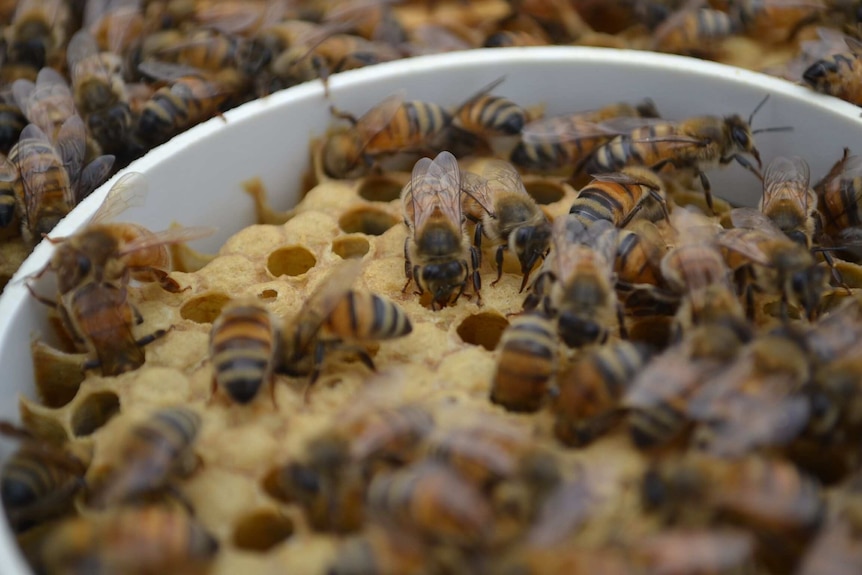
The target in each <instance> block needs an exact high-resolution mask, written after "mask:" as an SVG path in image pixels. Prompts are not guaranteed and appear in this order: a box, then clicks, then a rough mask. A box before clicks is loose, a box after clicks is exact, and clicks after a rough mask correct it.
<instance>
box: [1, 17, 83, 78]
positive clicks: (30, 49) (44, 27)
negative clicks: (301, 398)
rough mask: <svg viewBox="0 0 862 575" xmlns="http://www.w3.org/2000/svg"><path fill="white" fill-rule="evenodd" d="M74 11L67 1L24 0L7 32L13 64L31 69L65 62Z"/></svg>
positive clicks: (8, 51)
mask: <svg viewBox="0 0 862 575" xmlns="http://www.w3.org/2000/svg"><path fill="white" fill-rule="evenodd" d="M71 19H72V14H71V11H70V9H69V5H68V3H67V2H66V1H65V0H22V1H21V2H18V6H17V7H16V9H15V14H14V16H12V21H11V22H10V23H9V26H8V27H7V28H6V30H5V31H4V39H5V41H6V46H7V48H6V56H7V58H8V61H9V63H11V64H16V65H19V66H25V67H29V68H31V69H32V70H33V71H34V72H35V71H36V70H39V69H41V68H42V67H44V66H59V65H61V64H62V62H61V61H60V59H61V58H62V50H63V48H64V46H65V45H66V40H67V39H68V37H67V34H68V33H69V26H70V24H71Z"/></svg>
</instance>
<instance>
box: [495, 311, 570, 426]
mask: <svg viewBox="0 0 862 575" xmlns="http://www.w3.org/2000/svg"><path fill="white" fill-rule="evenodd" d="M499 348H500V355H499V358H498V359H497V369H496V371H495V372H494V378H493V379H492V381H491V401H493V402H494V403H497V404H500V405H502V406H503V407H505V408H506V409H508V410H510V411H536V410H537V409H539V408H540V407H541V405H542V402H543V401H544V399H545V394H546V393H547V389H548V381H549V380H550V379H551V377H552V376H553V374H554V370H555V368H556V359H557V334H556V328H555V327H554V324H553V322H552V321H550V320H548V319H545V318H544V317H542V316H541V315H538V314H525V315H521V316H518V317H517V318H516V319H514V320H513V321H512V323H511V324H510V325H509V327H507V328H506V331H504V332H503V335H502V337H501V338H500V345H499Z"/></svg>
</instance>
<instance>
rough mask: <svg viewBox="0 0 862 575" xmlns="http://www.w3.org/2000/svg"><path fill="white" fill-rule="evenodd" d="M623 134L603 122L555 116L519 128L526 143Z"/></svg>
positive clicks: (561, 141)
mask: <svg viewBox="0 0 862 575" xmlns="http://www.w3.org/2000/svg"><path fill="white" fill-rule="evenodd" d="M622 134H625V131H620V130H618V129H615V128H613V127H612V126H608V125H606V124H605V122H602V123H599V122H589V121H586V120H578V119H574V120H570V119H568V118H564V117H560V116H555V117H551V118H543V119H541V120H534V121H532V122H529V123H528V124H527V125H525V126H524V127H523V129H522V130H521V139H522V140H523V141H524V142H525V143H527V144H555V143H567V142H579V141H584V140H597V139H600V140H607V139H610V138H613V137H614V136H619V135H622Z"/></svg>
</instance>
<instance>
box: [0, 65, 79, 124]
mask: <svg viewBox="0 0 862 575" xmlns="http://www.w3.org/2000/svg"><path fill="white" fill-rule="evenodd" d="M13 90H14V85H13ZM16 101H17V98H16ZM25 106H26V108H23V107H22V108H21V110H22V111H23V112H24V115H25V116H27V119H28V120H30V121H31V122H32V123H34V124H36V125H37V126H39V127H40V128H42V130H43V131H44V132H45V133H46V134H48V135H49V136H51V135H52V134H53V131H54V129H55V123H56V122H59V119H60V118H62V119H63V121H65V120H66V119H68V118H70V117H72V116H74V115H76V114H77V113H78V112H77V110H76V108H75V99H74V97H73V95H72V90H71V89H70V88H69V84H68V83H67V82H66V79H65V78H64V77H63V76H62V75H61V74H60V73H59V72H57V71H56V70H54V69H53V68H42V69H41V70H39V74H38V76H36V87H35V89H34V90H33V91H32V92H31V93H30V95H29V98H28V101H27V102H26V104H25ZM19 107H20V104H19Z"/></svg>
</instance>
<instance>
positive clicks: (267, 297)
mask: <svg viewBox="0 0 862 575" xmlns="http://www.w3.org/2000/svg"><path fill="white" fill-rule="evenodd" d="M277 297H278V292H277V291H275V290H274V289H265V290H263V291H262V292H260V293H259V294H257V298H258V299H261V300H263V301H272V300H274V299H275V298H277Z"/></svg>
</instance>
